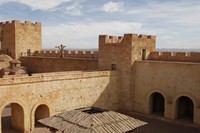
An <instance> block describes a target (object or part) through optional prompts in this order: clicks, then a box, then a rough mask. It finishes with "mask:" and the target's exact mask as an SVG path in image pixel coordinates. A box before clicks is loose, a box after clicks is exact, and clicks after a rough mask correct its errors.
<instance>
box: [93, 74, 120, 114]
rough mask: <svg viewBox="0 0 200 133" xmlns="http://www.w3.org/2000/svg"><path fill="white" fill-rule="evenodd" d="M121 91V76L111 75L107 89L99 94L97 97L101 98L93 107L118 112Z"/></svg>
mask: <svg viewBox="0 0 200 133" xmlns="http://www.w3.org/2000/svg"><path fill="white" fill-rule="evenodd" d="M111 72H112V71H111ZM113 72H116V71H113ZM100 88H101V87H100ZM94 89H95V88H94ZM119 90H120V82H119V74H117V75H111V76H110V78H109V81H108V84H107V86H106V87H105V89H104V90H100V91H101V92H100V91H99V92H97V95H99V96H98V99H97V100H96V102H95V103H94V104H93V106H94V107H100V108H104V109H109V110H115V111H116V110H118V109H119ZM97 91H98V90H97Z"/></svg>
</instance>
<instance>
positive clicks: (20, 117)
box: [1, 103, 24, 133]
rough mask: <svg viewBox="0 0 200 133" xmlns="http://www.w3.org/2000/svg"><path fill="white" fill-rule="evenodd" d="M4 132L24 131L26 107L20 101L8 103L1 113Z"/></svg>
mask: <svg viewBox="0 0 200 133" xmlns="http://www.w3.org/2000/svg"><path fill="white" fill-rule="evenodd" d="M1 123H2V125H1V128H2V133H7V132H10V131H14V130H15V131H20V132H24V109H23V107H22V106H21V105H19V104H18V103H10V104H8V105H6V106H5V107H4V109H3V111H2V113H1Z"/></svg>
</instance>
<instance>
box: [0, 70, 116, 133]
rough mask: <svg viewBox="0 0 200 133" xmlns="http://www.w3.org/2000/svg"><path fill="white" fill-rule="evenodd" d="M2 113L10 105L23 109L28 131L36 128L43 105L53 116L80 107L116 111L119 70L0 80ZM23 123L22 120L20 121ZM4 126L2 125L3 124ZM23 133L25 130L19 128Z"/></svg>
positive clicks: (25, 128)
mask: <svg viewBox="0 0 200 133" xmlns="http://www.w3.org/2000/svg"><path fill="white" fill-rule="evenodd" d="M0 83H1V84H0V90H1V93H0V112H2V110H3V109H4V107H5V106H6V105H8V104H10V103H15V105H16V104H17V105H16V106H17V107H18V108H20V107H21V108H22V109H23V111H22V112H24V114H21V115H20V114H18V115H17V116H15V119H17V118H18V117H19V116H20V119H21V117H22V116H23V118H24V122H22V123H21V124H23V123H24V126H23V125H17V126H18V127H20V128H22V127H23V128H24V130H25V131H30V130H33V129H34V121H35V111H36V108H37V107H38V106H40V105H45V106H47V107H48V108H49V110H50V115H54V114H57V113H60V112H63V111H67V110H72V109H76V108H81V107H88V106H97V107H101V108H107V109H112V110H117V109H118V106H119V101H118V99H119V98H118V91H119V86H120V85H119V73H118V72H117V71H93V72H89V71H74V72H61V73H59V72H58V73H43V74H33V75H32V76H25V77H13V78H2V79H0ZM21 120H23V119H21ZM0 125H1V123H0ZM20 130H23V129H20Z"/></svg>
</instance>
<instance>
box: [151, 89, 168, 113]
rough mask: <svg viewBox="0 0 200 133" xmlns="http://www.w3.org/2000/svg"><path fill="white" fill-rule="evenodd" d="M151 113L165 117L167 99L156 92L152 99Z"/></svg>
mask: <svg viewBox="0 0 200 133" xmlns="http://www.w3.org/2000/svg"><path fill="white" fill-rule="evenodd" d="M150 104H151V112H152V113H153V114H157V115H161V116H164V111H165V99H164V97H163V95H162V94H160V93H158V92H155V93H153V94H152V95H151V97H150Z"/></svg>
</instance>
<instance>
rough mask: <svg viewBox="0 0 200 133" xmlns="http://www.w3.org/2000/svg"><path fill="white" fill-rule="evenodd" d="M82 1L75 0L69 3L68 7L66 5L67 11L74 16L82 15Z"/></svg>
mask: <svg viewBox="0 0 200 133" xmlns="http://www.w3.org/2000/svg"><path fill="white" fill-rule="evenodd" d="M81 3H82V1H80V0H77V1H74V2H73V3H71V5H68V6H67V7H65V13H66V14H69V15H72V16H80V15H82V14H83V13H82V11H81V9H82V5H81Z"/></svg>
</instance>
